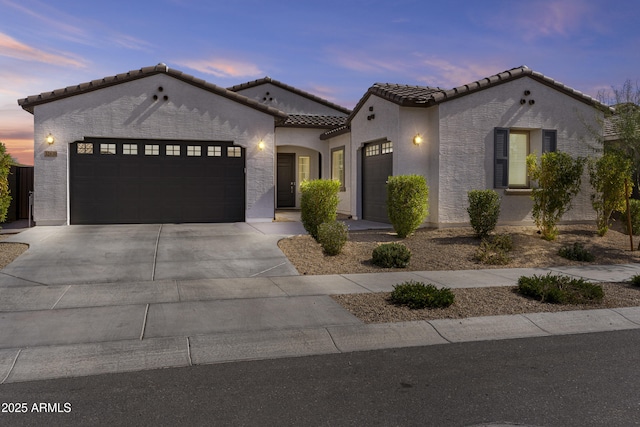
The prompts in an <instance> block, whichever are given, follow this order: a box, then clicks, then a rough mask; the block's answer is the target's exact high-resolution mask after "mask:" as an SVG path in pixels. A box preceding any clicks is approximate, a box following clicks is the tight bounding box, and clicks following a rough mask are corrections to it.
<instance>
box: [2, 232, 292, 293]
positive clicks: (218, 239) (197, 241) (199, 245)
mask: <svg viewBox="0 0 640 427" xmlns="http://www.w3.org/2000/svg"><path fill="white" fill-rule="evenodd" d="M299 227H300V224H299V223H290V224H287V223H283V224H282V225H281V226H279V227H276V228H274V227H272V226H271V227H269V228H268V230H267V231H266V232H265V231H264V228H262V227H260V226H257V227H254V226H252V225H251V224H247V223H234V224H139V225H138V224H135V225H71V226H59V227H35V228H32V229H29V230H27V231H23V232H22V233H20V234H17V235H15V236H12V237H11V238H9V239H7V240H5V241H7V242H22V243H28V244H29V245H30V247H29V250H28V251H27V252H25V253H24V254H23V255H22V256H20V257H19V258H18V259H16V260H15V261H14V262H13V263H11V264H10V265H8V266H7V267H5V268H4V269H3V270H2V271H0V286H25V285H27V286H33V285H35V284H43V285H63V284H64V285H71V284H88V283H108V282H136V281H149V280H178V279H180V280H189V279H204V278H209V279H211V278H228V277H260V276H291V275H298V272H297V271H296V269H295V268H294V267H293V265H292V264H291V263H290V262H289V260H288V259H287V258H286V257H285V256H284V254H283V253H282V251H280V249H279V248H278V246H277V242H278V240H280V239H281V238H282V237H283V236H286V235H289V234H297V233H298V232H299ZM261 230H262V231H261Z"/></svg>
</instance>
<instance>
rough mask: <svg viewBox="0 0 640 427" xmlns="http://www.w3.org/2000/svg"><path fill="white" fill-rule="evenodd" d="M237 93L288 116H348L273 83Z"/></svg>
mask: <svg viewBox="0 0 640 427" xmlns="http://www.w3.org/2000/svg"><path fill="white" fill-rule="evenodd" d="M237 93H239V94H241V95H244V96H246V97H247V98H251V99H254V100H256V101H258V102H260V103H262V104H265V105H268V106H269V107H273V108H277V109H278V110H280V111H284V112H285V113H287V114H316V115H327V116H346V114H345V113H343V112H341V111H339V110H336V109H334V108H331V107H330V106H328V105H325V104H322V103H319V102H317V101H314V100H313V99H310V98H307V97H305V96H302V95H299V94H297V93H293V92H291V91H289V90H287V89H284V88H282V87H280V86H276V85H274V84H272V83H264V84H261V85H258V86H253V87H250V88H247V89H242V90H239V91H238V92H237Z"/></svg>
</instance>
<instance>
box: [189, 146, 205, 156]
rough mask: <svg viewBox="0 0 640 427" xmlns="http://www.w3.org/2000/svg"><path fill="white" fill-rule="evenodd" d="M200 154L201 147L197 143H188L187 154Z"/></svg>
mask: <svg viewBox="0 0 640 427" xmlns="http://www.w3.org/2000/svg"><path fill="white" fill-rule="evenodd" d="M200 155H202V148H201V147H200V146H199V145H188V146H187V156H192V157H193V156H196V157H198V156H200Z"/></svg>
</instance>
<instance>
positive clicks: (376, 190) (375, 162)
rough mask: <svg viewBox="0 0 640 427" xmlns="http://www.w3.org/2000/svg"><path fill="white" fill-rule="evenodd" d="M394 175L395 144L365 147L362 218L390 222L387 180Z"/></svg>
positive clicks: (375, 143) (368, 145)
mask: <svg viewBox="0 0 640 427" xmlns="http://www.w3.org/2000/svg"><path fill="white" fill-rule="evenodd" d="M391 175H393V143H392V142H389V141H381V142H373V143H370V144H367V145H365V147H364V157H363V160H362V218H363V219H366V220H369V221H378V222H387V223H388V222H389V218H388V216H387V187H386V186H387V179H388V178H389V176H391Z"/></svg>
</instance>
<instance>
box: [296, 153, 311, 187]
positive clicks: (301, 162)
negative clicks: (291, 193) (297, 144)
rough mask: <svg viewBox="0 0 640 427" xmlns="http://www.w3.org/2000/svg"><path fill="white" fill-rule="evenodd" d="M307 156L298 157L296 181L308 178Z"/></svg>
mask: <svg viewBox="0 0 640 427" xmlns="http://www.w3.org/2000/svg"><path fill="white" fill-rule="evenodd" d="M309 160H310V159H309V156H300V157H298V182H302V181H308V180H309V165H310V161H309Z"/></svg>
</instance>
